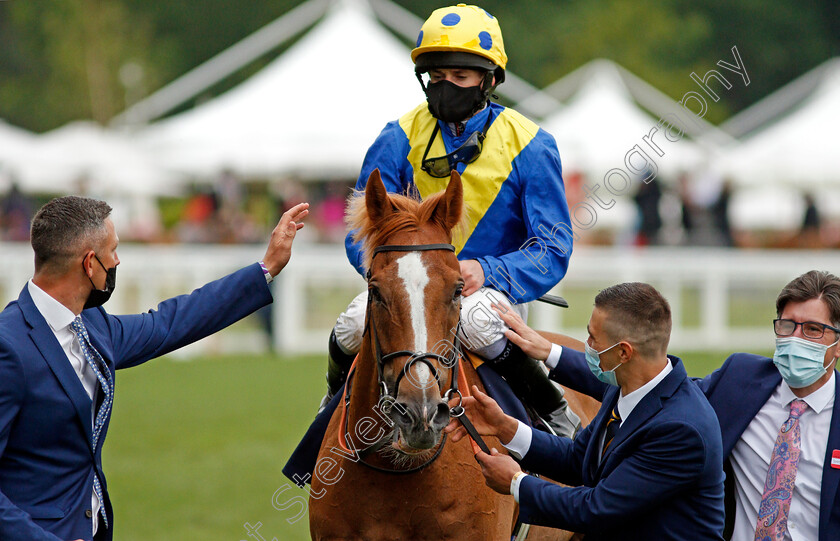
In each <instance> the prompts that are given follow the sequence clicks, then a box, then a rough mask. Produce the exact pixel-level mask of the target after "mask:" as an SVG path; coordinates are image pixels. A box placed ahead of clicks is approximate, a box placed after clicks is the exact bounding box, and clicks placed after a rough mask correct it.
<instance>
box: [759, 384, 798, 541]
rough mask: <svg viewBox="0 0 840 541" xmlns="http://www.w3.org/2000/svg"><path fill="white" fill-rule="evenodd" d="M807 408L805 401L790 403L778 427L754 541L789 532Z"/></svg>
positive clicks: (778, 539)
mask: <svg viewBox="0 0 840 541" xmlns="http://www.w3.org/2000/svg"><path fill="white" fill-rule="evenodd" d="M807 408H808V404H807V403H805V401H804V400H800V399H798V398H797V399H796V400H794V401H793V402H791V404H790V416H789V417H788V419H787V421H785V422H784V424H783V425H782V428H780V429H779V436H778V437H777V438H776V445H775V446H774V447H773V454H772V455H771V456H770V468H769V469H768V470H767V479H766V480H765V481H764V494H763V495H762V496H761V505H760V506H759V508H758V520H757V524H756V527H755V541H782V540H783V539H784V537H785V534H786V533H787V522H788V513H789V512H790V499H791V496H793V485H794V482H795V481H796V468H797V466H798V465H799V443H800V435H799V417H800V416H801V415H802V414H803V413H804V412H805V410H806V409H807Z"/></svg>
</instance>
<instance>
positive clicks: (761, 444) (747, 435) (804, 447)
mask: <svg viewBox="0 0 840 541" xmlns="http://www.w3.org/2000/svg"><path fill="white" fill-rule="evenodd" d="M834 378H835V375H834V374H833V373H832V374H831V378H830V379H829V380H828V382H827V383H826V384H825V385H823V386H822V387H820V388H819V389H817V390H816V391H814V392H813V393H811V394H810V395H808V396H806V397H805V398H804V399H803V400H805V402H806V403H807V404H808V408H807V409H806V410H805V412H804V413H803V414H802V416H801V417H800V418H799V433H800V441H801V443H800V454H799V466H798V468H797V473H796V481H795V482H794V487H793V496H792V498H791V502H790V513H789V515H788V534H787V535H785V539H786V540H791V541H800V540H801V541H806V540H807V541H813V540H814V539H817V538H818V537H819V535H818V530H819V517H820V487H821V485H822V475H823V464H824V460H825V453H826V446H827V445H828V431H829V428H830V425H831V415H832V411H833V410H834V399H835V397H834V385H835V383H834ZM796 398H797V396H796V395H795V394H793V391H792V390H791V389H790V387H789V386H788V384H787V383H785V382H784V381H782V382H781V383H780V384H779V386H778V387H776V390H775V391H774V392H773V394H772V395H771V396H770V398H769V399H768V400H767V402H765V403H764V405H763V406H762V407H761V409H760V410H759V411H758V413H757V414H756V416H755V418H753V420H752V421H751V422H750V424H749V426H747V429H746V430H745V431H744V433H743V434H741V439H740V440H738V443H737V444H735V448H734V449H733V450H732V456H731V461H732V469H733V473H734V477H735V509H736V512H735V530H734V531H733V534H732V539H733V541H745V540H749V541H752V540H753V539H754V537H755V526H756V521H757V520H758V508H759V505H760V503H761V496H762V494H763V493H764V481H765V478H766V477H767V470H768V468H769V467H770V457H771V456H772V454H773V447H775V445H776V437H777V436H778V435H779V429H780V428H781V426H782V424H783V423H784V422H785V421H786V420H787V419H788V417H789V416H790V403H791V402H792V401H793V400H794V399H796Z"/></svg>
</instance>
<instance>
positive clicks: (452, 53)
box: [411, 4, 507, 84]
mask: <svg viewBox="0 0 840 541" xmlns="http://www.w3.org/2000/svg"><path fill="white" fill-rule="evenodd" d="M411 60H413V61H414V65H415V71H416V72H417V73H424V72H427V71H429V70H430V69H433V68H445V67H450V68H455V67H460V68H473V69H480V70H486V71H494V72H495V75H496V84H499V83H501V82H502V81H503V80H504V75H505V67H506V65H507V55H506V54H505V46H504V41H503V40H502V30H501V28H500V27H499V21H498V20H497V19H496V18H495V17H493V16H492V15H491V14H490V13H488V12H487V11H485V10H484V9H482V8H480V7H478V6H468V5H466V4H458V5H457V6H449V7H444V8H440V9H436V10H435V11H434V12H432V14H431V15H430V16H429V18H428V19H427V20H426V22H424V23H423V26H422V27H421V29H420V35H419V36H418V37H417V44H416V47H415V48H414V49H413V50H412V51H411Z"/></svg>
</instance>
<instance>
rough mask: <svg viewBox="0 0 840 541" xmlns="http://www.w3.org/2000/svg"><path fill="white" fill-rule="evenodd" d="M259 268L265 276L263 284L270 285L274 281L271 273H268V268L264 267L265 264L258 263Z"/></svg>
mask: <svg viewBox="0 0 840 541" xmlns="http://www.w3.org/2000/svg"><path fill="white" fill-rule="evenodd" d="M260 268H261V269H262V271H263V274H264V275H265V283H266V284H270V283H271V281H272V280H274V276H272V275H271V273H270V272H268V268H267V267H266V266H265V263H263V262H262V261H260Z"/></svg>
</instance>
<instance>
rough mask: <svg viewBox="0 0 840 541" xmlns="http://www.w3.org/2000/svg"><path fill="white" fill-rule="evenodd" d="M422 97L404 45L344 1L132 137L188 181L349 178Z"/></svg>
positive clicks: (364, 9) (352, 0)
mask: <svg viewBox="0 0 840 541" xmlns="http://www.w3.org/2000/svg"><path fill="white" fill-rule="evenodd" d="M423 100H424V96H423V93H422V90H421V89H420V85H419V84H418V83H417V81H416V79H415V78H414V76H413V65H412V63H411V60H410V58H409V55H408V49H407V47H405V46H404V45H403V44H402V43H401V42H399V40H397V39H396V38H395V37H394V36H393V35H391V34H390V33H388V31H387V30H385V28H384V27H382V26H381V25H380V24H379V23H378V22H377V21H376V19H375V18H374V15H373V13H372V12H371V11H370V8H369V6H368V5H367V3H363V2H361V1H359V0H344V1H342V2H339V3H337V4H334V5H333V6H332V7H331V9H330V11H329V12H328V13H327V15H326V16H325V17H324V19H323V20H322V21H321V22H320V23H318V24H317V25H316V26H315V27H314V28H312V29H311V30H310V31H309V32H307V33H306V34H305V35H304V36H303V37H302V38H301V39H300V40H299V41H298V42H297V43H295V44H294V45H293V46H292V47H290V48H289V49H288V50H287V51H286V52H285V53H284V54H282V55H281V56H280V57H279V58H278V59H276V60H275V61H274V62H272V63H271V64H269V65H268V66H266V67H265V68H264V69H263V70H261V71H260V72H259V73H257V74H256V75H254V76H253V77H251V78H250V79H249V80H247V81H246V82H244V83H242V84H241V85H239V86H238V87H236V88H234V89H232V90H230V91H228V92H227V93H225V94H223V95H221V96H219V97H217V98H215V99H213V100H211V101H209V102H207V103H205V104H202V105H200V106H198V107H196V108H194V109H192V110H189V111H186V112H184V113H181V114H178V115H175V116H173V117H171V118H168V119H165V120H163V121H160V122H158V123H157V124H154V125H152V126H149V127H148V128H147V129H146V130H145V133H143V134H142V136H141V140H142V141H143V143H144V145H145V147H146V148H147V149H149V150H150V151H151V152H153V153H154V154H155V155H156V156H158V157H159V158H160V160H161V163H162V164H163V165H165V166H166V167H167V168H170V169H171V170H174V171H180V172H185V173H190V174H192V175H200V176H208V175H213V174H215V173H216V172H218V171H219V170H220V169H222V168H226V167H229V168H232V169H234V170H235V171H236V172H238V173H239V174H241V175H245V176H273V175H278V174H287V175H295V176H299V177H301V178H322V179H323V178H330V177H343V178H353V177H355V176H356V175H357V174H358V171H359V169H360V167H361V162H362V159H363V157H364V155H365V151H366V150H367V148H368V147H369V146H370V144H371V143H372V142H373V141H374V139H375V138H376V136H377V135H378V133H379V132H380V131H381V130H382V128H383V127H384V126H385V123H386V122H388V121H390V120H394V119H396V118H398V117H399V116H400V115H401V114H403V113H404V112H406V111H408V110H409V109H410V108H411V107H413V106H415V105H417V104H418V103H421V102H422V101H423Z"/></svg>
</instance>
